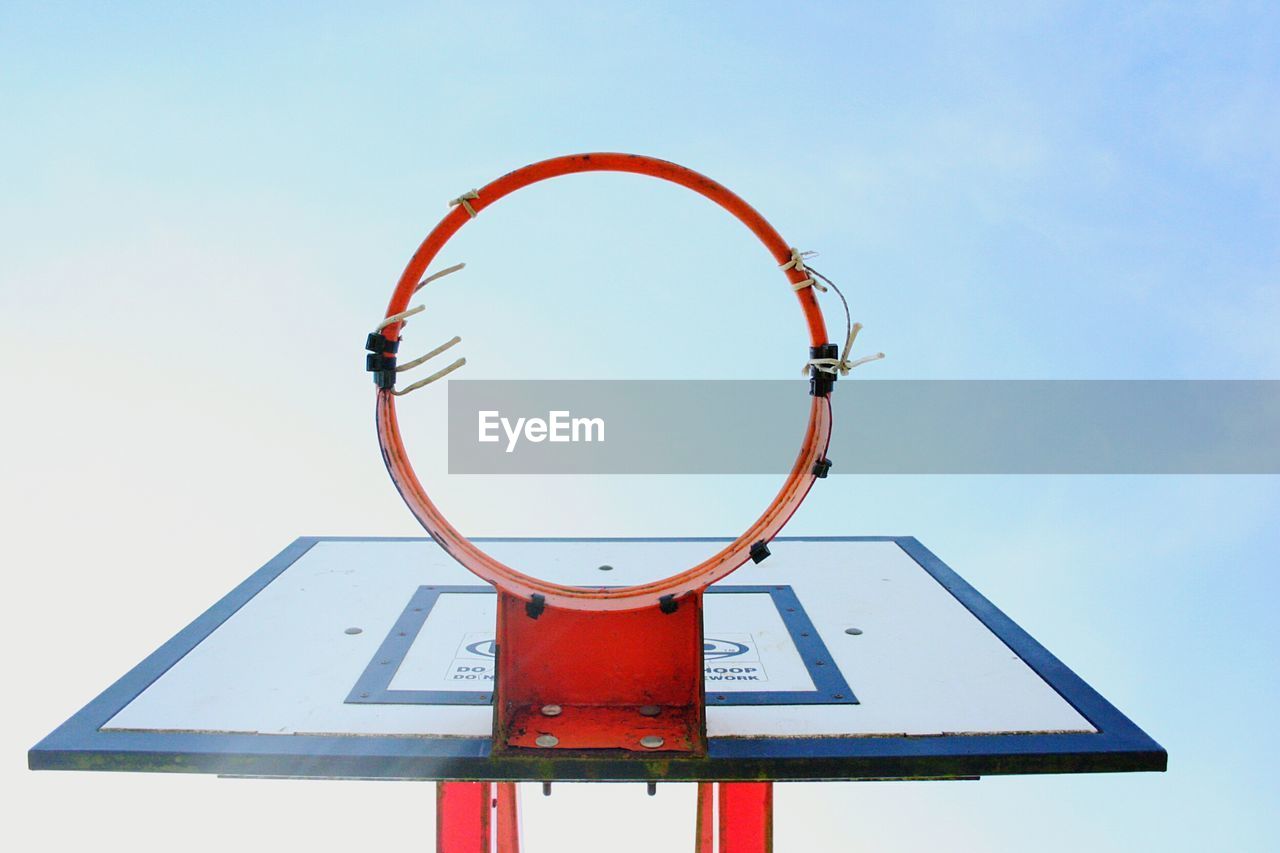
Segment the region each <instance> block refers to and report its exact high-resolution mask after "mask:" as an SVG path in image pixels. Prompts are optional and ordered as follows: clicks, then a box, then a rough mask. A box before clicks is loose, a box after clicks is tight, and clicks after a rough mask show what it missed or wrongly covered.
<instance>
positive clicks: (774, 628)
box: [389, 592, 814, 693]
mask: <svg viewBox="0 0 1280 853" xmlns="http://www.w3.org/2000/svg"><path fill="white" fill-rule="evenodd" d="M495 606H496V600H495V597H494V596H489V595H474V594H459V593H448V592H443V593H441V594H440V596H439V597H438V599H437V600H436V602H435V603H434V605H433V606H432V608H431V610H430V612H429V614H428V616H427V618H426V621H425V622H424V623H423V625H422V627H421V629H420V630H419V631H418V633H417V636H416V637H414V639H413V642H412V644H411V645H410V646H409V647H408V649H407V651H405V653H404V657H403V659H402V660H401V661H400V662H399V666H398V667H397V668H396V671H395V675H394V676H393V677H392V679H391V683H390V685H389V689H390V690H392V691H464V692H472V691H474V692H480V693H491V692H492V691H493V686H494V664H495V643H494V635H493V631H492V629H489V630H487V631H486V630H484V627H485V626H488V625H492V624H493V622H494V619H495V615H496V614H495ZM704 626H705V629H704V630H705V634H704V636H705V641H704V643H703V649H702V651H703V658H704V661H705V666H704V673H705V678H706V685H707V691H708V692H709V693H710V692H715V693H737V692H752V691H809V690H813V689H814V684H813V680H812V679H811V678H810V676H809V672H808V669H807V668H806V666H805V662H804V660H803V659H802V656H801V654H800V652H799V650H798V649H797V647H796V643H795V639H794V637H793V636H792V633H791V632H790V631H789V630H788V627H787V625H786V623H785V622H784V620H783V618H782V615H781V614H780V613H779V609H778V606H777V605H776V604H775V602H774V600H773V598H772V597H771V596H770V595H769V594H768V593H766V592H746V593H741V594H720V595H708V596H707V597H706V599H705V614H704Z"/></svg>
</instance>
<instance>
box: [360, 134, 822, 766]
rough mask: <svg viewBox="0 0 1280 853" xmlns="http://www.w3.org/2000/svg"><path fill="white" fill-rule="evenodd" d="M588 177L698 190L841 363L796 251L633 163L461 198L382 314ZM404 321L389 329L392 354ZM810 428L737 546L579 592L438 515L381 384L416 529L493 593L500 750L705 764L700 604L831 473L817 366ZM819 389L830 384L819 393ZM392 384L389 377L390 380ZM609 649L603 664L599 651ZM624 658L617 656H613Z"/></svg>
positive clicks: (615, 158) (385, 444)
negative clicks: (533, 206) (698, 757)
mask: <svg viewBox="0 0 1280 853" xmlns="http://www.w3.org/2000/svg"><path fill="white" fill-rule="evenodd" d="M582 172H626V173H631V174H639V175H648V176H651V177H655V178H659V179H662V180H666V181H670V182H672V183H675V184H678V185H680V186H683V187H686V188H688V189H690V190H693V191H694V192H697V193H699V194H701V195H703V196H705V197H706V198H708V199H710V200H711V201H713V202H715V203H716V204H718V205H720V206H721V207H722V208H724V209H725V210H727V211H728V212H729V213H731V214H732V215H733V216H735V217H736V218H737V219H738V220H739V221H741V222H742V223H743V224H744V225H746V226H747V228H749V229H750V230H751V232H752V233H754V234H755V235H756V237H757V238H759V240H760V241H761V242H762V243H763V244H764V246H765V248H766V249H767V250H768V251H769V253H770V254H771V255H772V256H773V258H774V260H775V261H776V262H777V264H778V266H779V267H780V268H781V270H782V272H783V275H784V276H785V277H786V280H787V281H788V283H789V285H790V286H791V287H792V288H793V289H794V290H795V294H796V298H797V299H798V300H799V302H800V308H801V310H802V311H803V313H804V317H805V320H806V321H807V324H808V329H809V338H810V341H809V343H810V354H811V357H815V358H816V357H819V356H830V355H834V352H833V350H834V347H833V346H832V345H831V344H830V343H829V342H828V341H827V329H826V324H825V322H824V321H823V317H822V312H821V310H820V309H819V307H818V303H817V300H816V298H815V296H814V293H813V288H812V287H807V286H806V284H807V283H809V282H811V280H810V279H808V278H807V277H806V272H805V270H804V267H803V265H802V264H796V263H790V262H791V261H793V260H794V259H795V258H796V257H798V256H797V255H796V254H795V251H794V250H793V249H792V248H791V247H790V246H789V245H788V244H787V243H786V242H785V241H784V240H783V239H782V237H781V236H780V235H779V234H778V232H777V231H776V230H774V228H773V226H771V225H770V224H769V223H768V222H767V221H766V220H765V219H764V217H762V216H761V215H760V214H759V213H757V212H756V211H755V209H754V208H752V207H751V206H750V205H748V204H747V203H746V202H745V201H743V200H742V199H741V198H739V197H738V196H737V195H735V194H734V193H732V192H731V191H729V190H728V189H726V188H725V187H723V186H721V185H720V184H718V183H716V182H715V181H713V180H711V179H710V178H707V177H705V176H703V175H700V174H698V173H697V172H694V171H691V170H689V169H686V168H684V167H683V166H677V165H676V164H674V163H668V162H666V161H664V160H657V159H654V158H651V157H642V156H639V155H635V154H610V153H599V154H577V155H572V156H568V157H558V158H555V159H552V160H544V161H542V162H539V163H534V164H532V165H529V166H525V167H524V168H522V169H517V170H516V171H514V172H509V173H508V174H506V175H503V176H502V177H500V178H498V179H497V180H495V181H493V182H492V183H489V184H486V185H485V186H483V187H481V188H480V189H478V190H474V191H472V192H469V193H466V194H465V195H464V196H462V197H460V198H459V199H458V200H457V203H456V204H455V205H454V206H453V207H452V209H451V210H450V212H449V213H448V214H447V215H446V216H445V217H444V218H443V219H442V220H441V221H440V223H439V224H437V225H436V227H435V228H434V229H433V230H432V231H431V233H430V234H428V235H427V237H426V239H425V240H423V242H422V245H421V246H419V247H418V250H417V252H415V253H414V255H413V258H412V259H411V260H410V261H409V264H408V266H407V267H406V268H405V270H404V273H403V274H402V275H401V277H400V280H399V282H398V283H397V285H396V288H395V291H394V293H393V294H392V296H391V302H390V304H389V305H388V306H387V313H386V317H388V318H391V317H393V316H395V315H398V314H402V313H403V312H404V311H406V309H407V308H408V305H409V299H410V297H412V295H413V293H414V291H415V290H416V289H417V288H418V285H419V282H420V281H421V280H422V278H423V276H424V275H425V273H426V270H427V267H428V266H429V265H430V264H431V262H432V261H433V260H434V259H435V257H436V256H437V254H439V252H440V250H441V249H442V248H443V247H444V245H445V244H446V243H447V242H448V240H449V239H450V238H451V237H452V236H453V235H454V234H455V233H457V231H458V230H459V229H460V228H461V227H462V226H463V225H465V224H467V223H468V222H470V221H471V220H472V219H475V218H477V217H478V216H479V215H480V214H481V213H483V211H484V210H485V209H486V208H487V207H488V206H489V205H491V204H494V203H495V202H497V201H499V200H500V199H502V198H503V197H504V196H507V195H509V194H510V193H512V192H515V191H516V190H518V189H521V188H522V187H527V186H529V185H530V184H534V183H537V182H539V181H543V180H547V179H549V178H554V177H559V176H562V175H569V174H576V173H582ZM402 325H403V318H401V319H398V320H397V321H395V322H392V323H389V324H386V325H385V327H384V328H382V329H381V335H382V340H383V341H384V342H385V346H386V353H388V354H390V353H394V352H395V348H396V346H397V345H398V341H399V338H400V331H401V327H402ZM812 373H813V377H814V388H815V390H814V393H813V396H812V398H811V401H810V408H809V421H808V425H807V427H806V429H805V433H804V436H803V439H802V441H801V445H800V452H799V454H798V455H797V457H796V461H795V464H794V465H793V466H792V469H791V471H790V473H789V475H788V476H787V478H786V480H785V481H784V483H783V485H782V488H781V489H780V490H779V491H778V493H777V495H776V496H775V497H774V499H773V501H772V502H771V503H770V504H769V506H768V507H767V508H766V510H765V511H764V513H763V514H762V515H761V516H760V517H759V518H758V519H756V521H755V522H754V523H753V524H752V525H751V526H750V527H748V528H747V529H746V530H745V531H744V532H743V533H742V535H741V536H739V537H738V538H737V539H735V540H734V541H733V542H731V543H729V544H728V545H726V546H725V547H724V548H722V549H721V550H720V551H719V552H717V553H716V554H713V555H712V556H711V557H709V558H707V559H706V560H704V561H703V562H701V563H699V564H698V565H696V566H693V567H692V568H689V569H686V570H684V571H680V572H677V573H675V574H672V575H670V576H669V577H666V578H664V579H662V580H658V581H654V582H651V583H645V584H639V585H636V586H629V587H621V588H609V587H576V586H567V585H564V584H559V583H554V582H551V581H547V580H543V579H540V578H536V577H533V576H531V575H527V574H524V573H523V572H520V571H518V570H517V569H514V568H512V567H510V566H507V565H504V564H503V563H501V562H499V561H498V560H496V559H494V558H493V557H491V556H489V555H488V554H486V553H485V552H484V551H482V550H481V549H480V548H479V547H477V546H476V545H475V544H473V543H472V542H471V541H470V540H468V539H467V538H466V537H465V536H463V535H462V534H461V533H459V532H458V530H457V529H456V528H454V527H453V525H452V524H450V523H449V521H448V520H447V519H446V518H445V517H444V515H443V514H442V513H441V512H440V510H439V509H438V508H437V507H436V505H435V504H434V503H433V502H432V500H431V499H430V498H429V497H428V496H427V493H426V490H425V489H424V488H423V486H422V483H421V482H420V481H419V480H418V477H417V475H416V474H415V473H414V470H413V467H412V465H411V464H410V462H409V457H408V454H407V452H406V450H405V447H404V441H403V439H402V437H401V434H400V426H399V422H398V421H397V418H396V396H395V393H394V388H393V387H387V386H386V383H384V382H380V383H379V390H378V395H377V426H378V440H379V443H380V444H381V447H382V455H383V459H384V460H385V462H386V465H387V470H388V471H389V472H390V474H391V479H392V481H393V482H394V483H395V485H396V488H397V489H398V490H399V491H400V495H401V497H402V498H404V501H405V503H406V504H407V505H408V506H409V509H410V510H411V511H412V512H413V514H414V516H416V517H417V519H418V521H419V522H420V523H421V524H422V526H423V527H424V528H425V529H426V530H427V532H428V533H430V534H431V537H432V539H434V540H435V541H436V543H438V544H439V545H440V547H442V548H443V549H444V550H445V551H446V552H447V553H448V554H449V555H450V556H452V557H453V558H454V559H455V560H457V561H458V562H459V563H461V564H462V565H463V566H465V567H466V568H467V569H468V570H470V571H471V572H473V573H474V574H476V575H478V576H479V577H480V578H482V579H484V580H486V581H488V582H489V583H491V584H493V585H494V586H495V587H497V589H498V593H499V596H498V625H497V647H498V651H497V654H498V662H497V674H496V688H495V695H494V712H495V713H494V749H495V750H499V751H512V750H528V749H532V750H537V749H573V750H582V749H621V750H627V751H632V752H637V753H643V752H652V751H659V752H672V751H675V752H681V753H686V754H688V753H692V754H705V751H706V721H705V703H704V697H703V672H702V667H703V664H702V593H703V591H704V590H705V589H706V588H707V587H708V586H709V585H710V584H712V583H714V582H715V581H717V580H720V579H721V578H723V577H725V576H726V575H728V574H729V573H730V572H732V571H734V570H735V569H737V568H739V567H740V566H742V565H743V564H744V563H745V562H747V560H755V561H756V562H759V561H760V560H762V559H764V558H765V557H767V556H768V543H769V542H770V541H771V540H772V539H773V538H774V537H775V536H776V535H777V534H778V532H779V531H780V530H781V529H782V527H783V525H785V524H786V522H787V521H788V520H789V519H790V518H791V515H792V514H793V513H794V512H795V511H796V509H797V508H798V507H799V506H800V504H801V502H803V501H804V498H805V496H806V495H807V494H808V492H809V489H810V488H811V487H812V485H813V482H814V480H815V479H817V478H819V477H822V476H825V474H826V469H827V468H829V467H830V465H829V462H828V460H826V451H827V445H828V442H829V440H830V437H831V405H830V398H829V394H830V380H831V379H832V378H833V375H832V376H826V375H822V376H820V375H819V373H818V370H817V368H816V367H815V368H813V369H812ZM819 379H821V380H822V381H821V382H819ZM390 381H391V383H392V384H393V383H394V372H392V373H391V380H390ZM605 649H608V650H609V652H608V654H607V655H606V653H605V652H604V650H605ZM619 650H622V651H621V652H619Z"/></svg>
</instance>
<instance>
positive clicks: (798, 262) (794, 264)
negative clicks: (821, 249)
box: [778, 246, 827, 293]
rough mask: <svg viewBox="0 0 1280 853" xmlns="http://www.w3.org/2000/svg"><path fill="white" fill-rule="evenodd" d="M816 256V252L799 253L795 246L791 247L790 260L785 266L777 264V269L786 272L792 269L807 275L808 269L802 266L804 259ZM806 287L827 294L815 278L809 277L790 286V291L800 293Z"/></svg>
mask: <svg viewBox="0 0 1280 853" xmlns="http://www.w3.org/2000/svg"><path fill="white" fill-rule="evenodd" d="M816 254H818V253H817V252H802V251H800V250H799V249H797V248H796V247H795V246H792V247H791V260H789V261H787V262H786V263H785V264H778V268H779V269H781V270H783V271H786V270H789V269H794V270H795V271H796V272H801V273H807V272H809V268H808V267H807V266H805V265H804V259H805V258H811V257H813V256H814V255H816ZM806 287H812V288H813V289H814V290H817V291H819V292H821V293H826V292H827V289H826V287H824V286H823V285H821V284H819V283H818V280H817V279H816V278H814V277H813V276H809V277H808V278H806V279H805V280H804V281H801V282H797V283H796V284H793V285H791V289H792V290H795V291H801V290H804V289H805V288H806Z"/></svg>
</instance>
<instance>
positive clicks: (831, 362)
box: [779, 247, 884, 376]
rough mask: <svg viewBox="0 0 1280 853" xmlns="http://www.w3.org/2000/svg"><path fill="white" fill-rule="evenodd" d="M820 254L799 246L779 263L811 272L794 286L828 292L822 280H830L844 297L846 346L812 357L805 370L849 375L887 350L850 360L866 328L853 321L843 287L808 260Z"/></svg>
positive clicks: (837, 292) (803, 271) (797, 288)
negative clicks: (834, 354) (828, 355)
mask: <svg viewBox="0 0 1280 853" xmlns="http://www.w3.org/2000/svg"><path fill="white" fill-rule="evenodd" d="M817 254H818V253H817V252H812V251H809V252H802V251H800V250H799V249H796V248H794V247H792V249H791V260H789V261H787V262H786V263H785V264H779V266H780V267H781V268H782V269H783V270H790V269H794V270H796V271H797V272H800V273H802V274H804V275H807V276H808V278H806V279H805V280H804V281H801V282H799V283H797V284H793V285H791V289H792V290H796V291H800V290H803V289H804V288H806V287H812V288H813V289H815V290H817V291H819V292H820V293H826V292H827V288H826V287H823V285H822V283H821V282H826V283H827V284H828V285H830V287H831V289H832V290H834V291H835V292H836V296H839V297H840V304H841V305H842V306H844V329H845V338H844V349H842V350H841V351H840V357H839V358H813V359H810V360H809V361H808V362H807V363H806V364H805V366H804V372H805V373H808V372H809V368H811V367H812V368H813V369H815V370H821V371H822V372H823V373H831V374H839V375H840V376H847V375H849V371H850V370H853V369H854V368H855V367H857V366H858V365H860V364H866V363H867V362H869V361H879V360H880V359H882V358H884V353H882V352H878V353H874V354H872V355H864V356H863V357H861V358H856V359H854V360H853V361H850V360H849V352H850V351H851V350H852V349H853V342H854V341H855V340H857V337H858V332H860V331H862V324H861V323H855V322H853V317H852V315H851V314H850V312H849V300H847V299H845V298H844V293H843V292H842V291H841V290H840V287H839V286H838V285H837V284H836V283H835V282H834V281H832V280H831V279H829V278H827V277H826V276H825V275H823V274H822V273H820V272H818V271H817V270H816V269H814V268H813V267H811V266H809V265H808V264H807V263H806V260H807V259H808V258H812V257H814V256H815V255H817ZM815 276H816V278H815Z"/></svg>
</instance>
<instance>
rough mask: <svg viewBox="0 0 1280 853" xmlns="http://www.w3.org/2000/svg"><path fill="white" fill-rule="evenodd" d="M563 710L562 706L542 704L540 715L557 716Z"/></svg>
mask: <svg viewBox="0 0 1280 853" xmlns="http://www.w3.org/2000/svg"><path fill="white" fill-rule="evenodd" d="M563 710H564V709H563V708H561V707H560V706H559V705H543V706H542V716H544V717H558V716H560V713H561V712H562V711H563Z"/></svg>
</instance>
